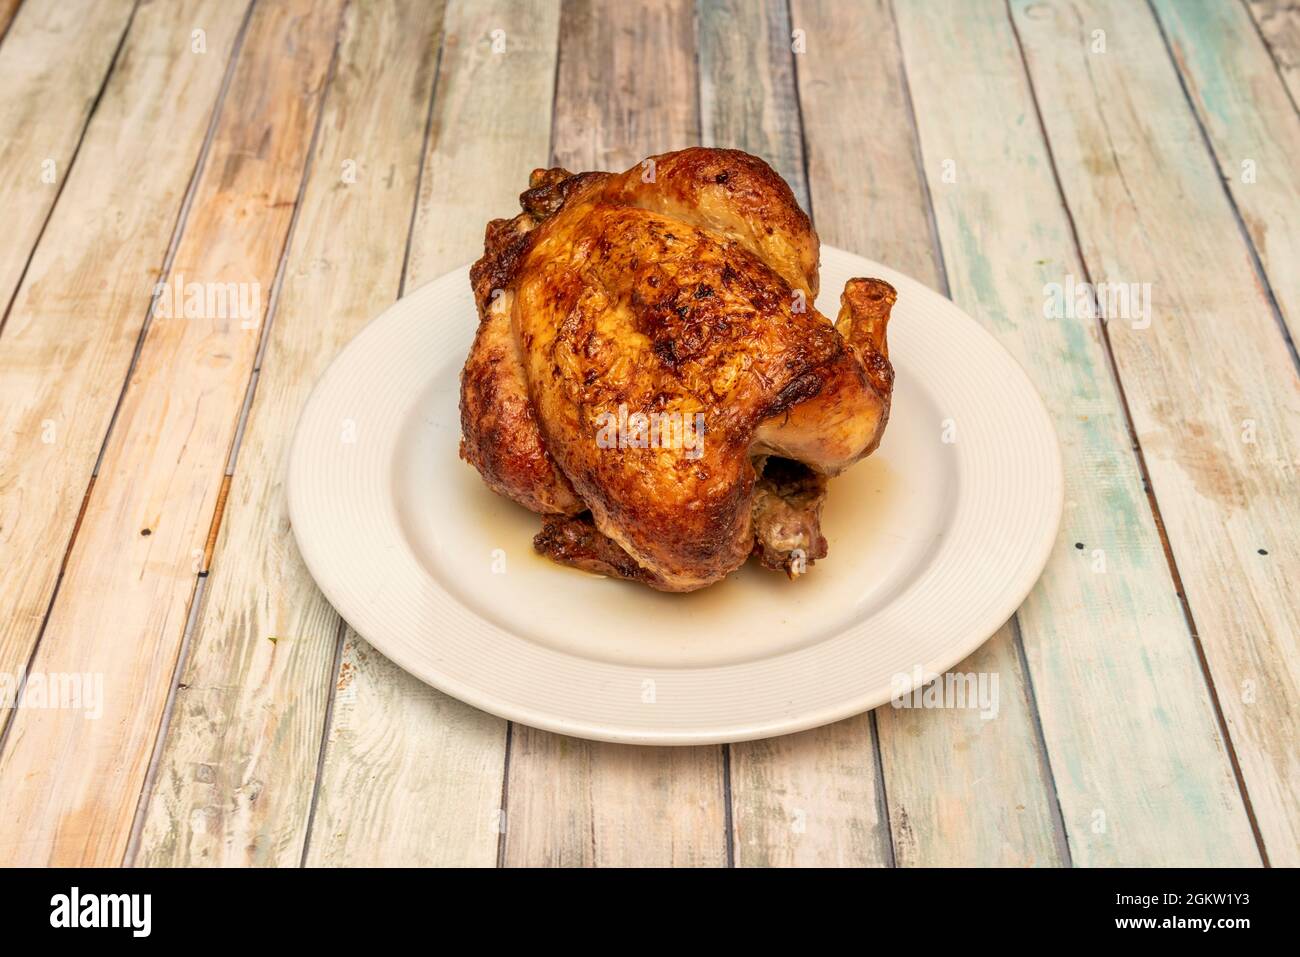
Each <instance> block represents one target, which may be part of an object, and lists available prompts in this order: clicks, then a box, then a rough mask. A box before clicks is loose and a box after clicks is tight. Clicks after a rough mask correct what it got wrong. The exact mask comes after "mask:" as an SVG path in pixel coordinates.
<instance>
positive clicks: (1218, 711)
mask: <svg viewBox="0 0 1300 957" xmlns="http://www.w3.org/2000/svg"><path fill="white" fill-rule="evenodd" d="M1004 9H1005V11H1006V16H1007V21H1008V22H1009V23H1010V25H1011V32H1012V35H1013V36H1014V37H1015V39H1016V51H1017V53H1018V54H1019V56H1020V66H1021V69H1022V70H1023V71H1024V76H1025V81H1026V84H1027V86H1028V88H1029V96H1030V101H1031V102H1032V103H1033V106H1034V121H1035V122H1036V123H1037V124H1038V130H1039V135H1040V137H1041V139H1042V142H1043V150H1044V152H1045V154H1046V155H1047V160H1048V164H1049V166H1050V167H1051V170H1052V180H1053V182H1055V184H1056V191H1057V193H1058V194H1059V196H1060V199H1061V207H1062V209H1063V210H1064V211H1065V216H1066V221H1067V222H1068V223H1069V227H1070V241H1071V243H1072V245H1073V246H1074V249H1075V252H1076V254H1077V256H1078V260H1079V268H1080V269H1081V271H1082V272H1083V278H1084V280H1085V281H1086V282H1088V283H1089V284H1092V272H1091V269H1090V267H1089V265H1088V260H1087V258H1086V257H1085V255H1084V250H1083V243H1082V242H1081V241H1080V239H1079V231H1078V226H1077V224H1076V223H1075V221H1074V213H1073V211H1072V210H1071V209H1070V205H1069V203H1068V202H1067V201H1066V196H1065V184H1064V183H1063V182H1062V181H1061V175H1060V171H1059V170H1058V168H1057V163H1056V153H1055V151H1054V150H1053V148H1052V143H1051V140H1050V139H1049V138H1048V135H1047V126H1046V124H1045V123H1044V122H1043V112H1042V106H1041V104H1040V103H1039V100H1038V90H1037V89H1035V87H1034V82H1033V75H1032V74H1031V72H1030V70H1029V63H1028V61H1027V60H1026V57H1025V46H1024V42H1023V40H1022V39H1021V36H1020V29H1019V28H1018V27H1017V26H1016V18H1015V16H1014V14H1013V11H1012V10H1011V0H1004ZM1157 20H1158V18H1157ZM1173 66H1174V71H1175V72H1178V64H1177V63H1176V62H1175V63H1174V65H1173ZM1179 81H1180V83H1181V81H1182V77H1181V74H1179ZM1184 92H1185V91H1184ZM1193 112H1195V111H1194V110H1193ZM1198 122H1199V120H1198ZM1211 160H1212V161H1215V162H1216V164H1217V160H1214V156H1213V151H1211ZM1234 209H1235V207H1234ZM1094 288H1095V287H1094ZM1096 321H1097V324H1098V327H1099V331H1100V333H1101V341H1102V345H1103V346H1104V348H1103V352H1104V354H1105V356H1106V365H1107V368H1108V369H1109V370H1110V377H1111V381H1112V382H1113V383H1114V385H1115V389H1116V394H1117V395H1118V397H1119V403H1120V408H1121V409H1122V411H1123V414H1124V423H1125V425H1126V427H1127V428H1128V433H1129V440H1130V442H1131V443H1132V446H1133V452H1134V455H1135V456H1136V459H1137V466H1138V471H1139V474H1140V475H1141V476H1142V487H1143V490H1144V491H1145V492H1146V497H1147V505H1148V507H1149V508H1150V509H1151V516H1152V520H1153V521H1154V522H1155V527H1156V531H1157V532H1158V533H1159V536H1160V545H1161V548H1162V549H1163V551H1164V553H1165V562H1166V563H1167V565H1168V567H1169V574H1170V576H1171V577H1172V578H1173V582H1174V587H1175V589H1176V591H1177V594H1178V601H1179V603H1180V604H1181V605H1182V609H1183V616H1184V618H1185V619H1186V622H1187V629H1188V632H1189V634H1190V636H1191V640H1192V645H1193V647H1194V648H1195V650H1196V659H1197V661H1198V663H1199V665H1200V669H1201V677H1202V678H1203V679H1204V681H1205V686H1206V691H1207V692H1208V694H1209V698H1210V704H1211V706H1212V708H1213V710H1214V718H1215V723H1216V725H1217V727H1218V730H1219V736H1220V738H1221V739H1222V741H1223V745H1224V748H1225V750H1226V751H1227V754H1228V757H1229V760H1230V762H1231V764H1232V773H1233V776H1234V778H1235V779H1236V782H1237V790H1238V792H1239V793H1240V794H1241V799H1242V804H1243V805H1244V806H1245V809H1246V816H1247V818H1248V819H1249V821H1250V828H1251V832H1252V834H1253V835H1254V838H1255V847H1256V848H1257V849H1258V851H1259V855H1260V858H1261V860H1262V861H1263V863H1264V864H1265V866H1267V865H1268V863H1269V861H1268V852H1267V851H1266V850H1265V848H1264V839H1263V835H1262V834H1261V832H1260V829H1259V822H1258V820H1257V819H1256V817H1255V809H1254V807H1253V806H1252V805H1251V801H1250V792H1249V791H1248V790H1247V789H1246V782H1245V779H1244V777H1243V776H1242V772H1241V765H1240V763H1239V761H1238V759H1237V751H1236V747H1235V746H1234V744H1233V741H1232V736H1231V735H1230V734H1229V733H1228V727H1227V723H1226V721H1225V719H1224V715H1223V708H1222V706H1221V705H1220V703H1219V694H1218V689H1217V688H1216V687H1215V685H1214V679H1213V677H1212V676H1211V674H1210V668H1209V662H1208V661H1207V659H1206V656H1205V649H1204V648H1203V646H1202V644H1201V638H1200V633H1199V632H1198V631H1197V628H1196V620H1195V618H1193V616H1192V609H1191V606H1190V605H1189V604H1188V601H1187V595H1186V591H1185V589H1184V588H1183V580H1182V576H1181V575H1180V574H1179V571H1178V562H1177V561H1176V560H1175V559H1174V552H1173V547H1172V546H1171V545H1170V543H1169V536H1168V534H1167V533H1166V531H1165V523H1164V518H1163V517H1162V515H1161V513H1160V504H1159V502H1158V501H1157V500H1156V495H1155V489H1154V487H1153V486H1152V484H1151V475H1150V472H1149V471H1148V470H1147V463H1146V456H1145V455H1144V453H1143V451H1142V445H1141V443H1140V442H1139V441H1138V435H1137V428H1136V426H1135V425H1134V422H1133V413H1132V410H1131V409H1130V408H1129V401H1128V394H1127V392H1126V391H1125V389H1124V383H1123V381H1122V380H1121V378H1120V375H1119V366H1118V365H1117V364H1116V362H1115V354H1114V349H1113V347H1112V346H1111V341H1110V332H1109V330H1108V329H1107V327H1106V319H1105V317H1099V318H1098V319H1097V320H1096ZM1049 757H1050V755H1049Z"/></svg>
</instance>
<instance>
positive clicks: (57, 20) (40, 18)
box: [0, 0, 134, 327]
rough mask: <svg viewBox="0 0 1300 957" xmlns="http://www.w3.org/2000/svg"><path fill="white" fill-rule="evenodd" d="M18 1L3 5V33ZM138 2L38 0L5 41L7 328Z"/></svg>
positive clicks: (0, 298) (0, 86)
mask: <svg viewBox="0 0 1300 957" xmlns="http://www.w3.org/2000/svg"><path fill="white" fill-rule="evenodd" d="M15 6H16V5H14V4H10V5H8V7H7V9H6V8H4V7H2V6H0V33H4V30H5V27H6V25H7V24H8V21H9V18H10V17H11V16H13V12H14V9H15ZM133 6H134V3H133V2H132V0H107V2H104V3H97V2H94V0H70V2H67V3H60V2H56V0H32V2H31V3H29V4H27V6H26V9H25V10H24V12H23V15H22V16H21V17H19V18H18V19H17V20H16V21H15V22H14V24H13V26H12V28H11V33H10V35H9V40H8V42H6V43H4V44H2V45H0V90H4V91H5V95H4V98H3V99H0V209H3V210H4V211H5V241H4V243H3V244H0V327H2V326H3V321H4V320H3V313H4V311H6V309H7V307H8V306H9V303H10V300H11V299H12V298H13V295H14V292H15V291H16V290H17V288H18V283H19V280H20V279H21V277H22V273H23V268H24V267H25V266H26V265H27V259H28V257H29V256H30V255H31V252H32V247H33V246H34V245H35V244H36V238H37V236H39V235H40V231H41V227H42V226H43V225H45V220H46V217H47V216H48V215H49V212H50V209H51V208H53V206H54V201H55V198H56V197H57V196H58V195H59V187H60V186H61V185H62V184H63V182H64V181H65V179H66V177H67V174H68V165H69V163H70V162H71V161H72V157H73V155H74V153H75V151H76V148H77V143H78V141H79V140H80V138H81V134H82V131H83V130H84V129H85V126H86V120H87V118H88V117H89V116H90V110H91V107H92V106H93V105H94V102H95V97H96V96H98V95H99V91H100V89H102V87H103V84H104V78H105V76H106V75H107V73H108V69H109V65H110V64H111V63H112V62H113V54H114V52H115V51H116V50H117V47H118V43H119V41H120V40H121V38H122V33H123V31H124V30H125V29H126V27H127V24H128V23H129V22H130V20H131V10H132V7H133Z"/></svg>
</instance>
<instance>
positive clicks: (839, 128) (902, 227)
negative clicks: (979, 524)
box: [732, 3, 1055, 865]
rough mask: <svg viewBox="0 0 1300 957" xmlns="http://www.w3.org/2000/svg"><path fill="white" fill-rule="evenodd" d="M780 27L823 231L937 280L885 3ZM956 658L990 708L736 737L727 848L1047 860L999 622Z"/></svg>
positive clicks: (1043, 814) (903, 860) (820, 858)
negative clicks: (996, 706)
mask: <svg viewBox="0 0 1300 957" xmlns="http://www.w3.org/2000/svg"><path fill="white" fill-rule="evenodd" d="M792 29H793V30H794V31H798V33H796V34H795V40H794V42H795V43H796V44H802V45H803V49H804V51H805V52H802V53H797V54H795V62H796V69H797V73H798V77H799V93H800V97H801V101H802V110H803V118H804V132H805V140H806V143H807V147H808V155H809V168H810V177H811V186H812V200H813V203H812V205H813V212H814V214H815V218H816V222H817V226H818V230H819V232H820V233H821V235H822V239H823V241H824V242H828V243H833V244H836V245H842V244H845V243H859V244H861V245H857V246H854V245H849V246H848V248H852V249H855V250H857V251H861V252H863V253H865V254H866V255H870V256H874V257H876V258H879V259H882V260H884V261H886V262H889V263H890V264H891V265H894V266H895V267H896V268H899V269H902V270H904V271H905V272H909V273H911V274H912V275H914V276H917V277H918V278H920V279H921V280H922V281H923V282H926V283H928V284H929V285H931V286H936V287H939V288H942V283H943V275H942V263H941V262H940V260H939V258H938V256H937V254H936V251H935V247H934V244H933V241H932V233H931V229H930V224H929V220H928V208H927V207H928V197H927V196H926V193H925V190H924V183H923V181H922V179H921V176H920V173H919V172H918V168H917V157H916V155H915V151H914V148H913V144H914V141H915V132H914V130H913V126H912V118H911V116H910V115H909V113H908V109H907V94H906V89H905V87H904V84H903V73H902V67H901V63H900V59H899V52H898V47H897V43H896V40H895V32H896V31H895V26H894V21H893V17H892V15H891V13H890V9H889V6H888V5H887V4H884V3H876V4H871V5H868V6H866V7H861V8H857V9H852V10H851V9H848V8H845V7H844V6H843V5H837V4H832V3H799V4H797V5H795V6H794V8H793V21H792ZM846 69H847V70H848V72H847V73H846V72H845V71H846ZM864 96H865V100H864V99H863V97H864ZM859 117H860V119H859ZM864 194H865V195H864ZM841 237H842V238H841ZM937 434H938V433H936V436H937ZM955 670H961V671H984V672H989V671H992V672H995V673H998V674H999V676H1000V684H1001V688H1002V689H1003V690H1005V691H1006V692H1009V693H1008V694H1005V695H1003V702H1004V706H1005V710H1002V711H1000V713H999V719H998V720H996V721H985V720H983V719H981V718H980V717H979V715H978V714H977V713H975V712H974V711H945V712H917V711H904V710H895V709H893V708H881V709H879V710H878V711H877V712H876V713H875V716H874V719H873V718H872V717H871V716H866V715H862V716H859V717H856V718H853V719H850V720H849V721H845V722H842V723H840V724H838V725H833V726H831V727H828V728H822V729H817V730H815V731H812V732H808V733H806V734H804V735H800V736H798V737H797V738H796V739H795V740H794V741H791V742H789V743H784V744H783V746H781V747H774V746H773V744H772V743H769V742H763V743H759V744H744V745H737V746H735V747H734V748H733V761H732V772H733V788H732V790H733V795H734V806H735V811H734V813H735V818H736V849H737V850H736V853H737V860H738V861H740V862H741V863H753V864H763V865H766V864H772V863H782V864H823V865H825V864H844V863H852V864H859V865H860V864H882V863H895V862H896V863H898V864H902V865H917V864H932V865H937V864H963V863H964V864H970V863H992V862H995V861H1013V862H1015V863H1018V864H1025V863H1038V862H1044V861H1051V860H1054V859H1055V843H1054V841H1053V834H1052V821H1051V817H1050V812H1049V807H1050V805H1049V794H1048V788H1047V785H1046V783H1045V782H1044V781H1043V779H1042V767H1041V762H1040V760H1039V756H1038V754H1037V751H1036V741H1035V739H1034V736H1033V728H1032V718H1031V717H1030V712H1029V705H1028V701H1027V697H1026V691H1025V687H1024V682H1023V678H1022V676H1021V674H1020V666H1019V661H1018V659H1017V657H1016V653H1015V647H1014V644H1013V642H1012V636H1011V631H1010V630H1009V629H1004V630H1003V631H1002V632H1000V633H999V635H997V636H995V638H994V639H993V640H992V641H991V642H990V644H989V645H988V646H986V648H985V649H984V650H983V651H982V652H980V653H979V654H978V655H976V656H975V657H974V658H972V659H971V660H970V661H968V662H965V663H963V664H962V665H959V666H958V669H955ZM877 751H879V754H880V760H879V761H877V759H876V757H875V753H876V752H877ZM881 781H883V784H884V787H883V789H882V788H881V787H880V782H881ZM991 782H996V784H992V785H991V788H990V790H993V791H995V792H998V793H1003V794H1007V795H1015V797H1014V798H1012V799H1009V800H1002V801H987V800H983V799H982V795H981V794H980V793H979V792H978V791H977V790H976V789H977V788H978V787H980V786H989V785H990V784H991ZM886 795H887V798H886ZM886 803H887V805H888V820H887V821H886V820H885V817H884V815H883V814H882V812H881V808H882V807H883V806H884V805H885V804H886ZM793 823H797V824H798V828H795V827H794V826H793Z"/></svg>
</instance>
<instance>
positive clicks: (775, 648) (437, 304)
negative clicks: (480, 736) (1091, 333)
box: [288, 247, 1062, 744]
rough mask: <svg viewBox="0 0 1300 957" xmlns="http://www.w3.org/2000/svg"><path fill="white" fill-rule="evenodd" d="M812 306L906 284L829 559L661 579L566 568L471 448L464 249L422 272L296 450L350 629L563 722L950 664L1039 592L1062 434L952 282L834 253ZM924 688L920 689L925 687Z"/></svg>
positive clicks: (727, 726)
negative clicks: (472, 460)
mask: <svg viewBox="0 0 1300 957" xmlns="http://www.w3.org/2000/svg"><path fill="white" fill-rule="evenodd" d="M821 276H822V290H823V291H822V294H821V296H820V297H819V298H818V301H817V306H818V308H819V309H820V310H821V311H822V312H823V313H825V314H826V315H829V316H832V317H833V316H835V315H836V313H837V312H838V305H839V294H840V290H841V289H842V288H843V286H844V283H845V281H846V280H848V279H849V278H850V277H853V276H875V277H879V278H883V279H885V280H887V281H889V282H891V283H893V285H894V286H895V287H896V288H897V289H898V303H897V305H896V306H895V308H894V313H893V318H892V320H891V321H890V325H889V351H890V359H891V360H892V362H893V364H894V368H895V370H896V384H895V391H894V401H893V412H892V414H891V417H890V422H889V426H888V428H887V429H886V431H885V438H884V441H883V442H882V443H881V446H880V448H879V450H878V451H877V452H876V453H875V454H874V455H872V456H871V457H870V458H868V459H866V460H864V461H862V462H860V463H859V464H857V465H855V466H854V467H853V468H851V469H849V470H848V471H847V472H846V473H845V474H844V475H842V476H840V477H838V478H836V479H834V480H832V482H831V485H830V493H829V496H828V499H827V503H826V510H825V516H824V520H823V523H822V524H823V530H824V532H825V535H826V538H827V541H828V542H829V544H830V554H829V556H828V557H827V558H825V559H823V560H821V561H818V562H817V564H816V565H815V566H814V567H813V568H812V569H810V571H809V573H808V575H807V576H806V577H805V578H803V579H801V580H799V581H798V582H794V583H791V582H789V581H787V580H786V579H785V578H784V576H782V575H779V574H775V573H772V572H768V571H764V570H762V569H759V568H756V567H754V565H753V563H752V562H751V563H749V564H747V565H746V566H745V567H744V568H742V569H741V570H740V571H739V572H737V573H735V574H733V575H732V576H731V577H729V578H728V579H726V580H725V581H723V582H720V583H719V584H717V585H714V586H712V587H711V588H707V589H704V590H703V591H699V592H694V593H691V594H686V595H666V594H661V593H658V592H654V591H651V590H650V589H648V588H645V587H643V586H640V585H635V584H629V583H625V582H620V581H614V580H611V579H605V578H600V577H598V576H594V575H588V574H585V573H583V572H579V571H575V570H573V569H569V568H562V567H560V566H559V565H555V564H552V563H551V562H550V561H548V560H547V559H544V558H542V557H540V556H538V555H536V554H535V553H534V552H533V549H532V536H533V535H534V533H535V532H536V531H537V530H538V529H539V528H540V525H541V519H540V517H539V516H537V515H534V514H532V513H530V512H528V511H526V510H524V509H522V508H520V507H519V506H517V505H514V504H513V503H511V502H509V501H507V500H505V499H503V498H500V497H498V496H496V495H494V494H493V493H492V492H490V491H488V489H487V487H486V486H484V485H483V483H482V481H481V480H480V479H479V477H478V473H477V472H475V471H474V469H473V468H471V467H470V466H468V465H466V464H465V463H463V462H461V461H460V459H459V458H458V457H457V443H458V441H459V438H460V417H459V411H458V401H459V373H460V368H461V365H462V364H463V363H464V360H465V356H466V354H467V352H468V350H469V346H470V342H471V340H472V338H473V335H474V330H475V327H476V325H477V316H476V314H475V311H474V305H473V300H472V298H471V295H470V290H469V280H468V277H467V273H466V270H464V269H461V270H458V271H456V272H454V273H451V274H449V275H447V276H444V277H442V278H441V279H438V280H436V281H434V282H431V283H429V284H428V285H426V286H423V287H421V288H420V289H418V290H416V291H415V292H413V293H412V294H411V295H409V296H407V297H406V298H405V299H402V300H401V301H400V302H398V303H396V304H395V305H394V306H393V307H392V308H390V309H389V310H388V311H386V312H385V313H384V314H383V315H381V316H380V317H379V318H378V319H376V320H375V321H374V322H372V323H371V324H370V325H369V326H367V327H366V328H365V330H363V331H362V332H361V334H360V335H358V336H357V337H356V339H354V340H353V341H352V342H351V343H350V344H349V345H348V347H347V348H346V349H344V351H343V352H342V353H341V354H340V355H339V357H338V358H337V359H336V360H335V361H334V363H333V364H332V365H331V366H330V367H329V369H328V370H327V371H326V373H325V375H324V376H323V377H322V379H321V381H320V383H319V384H318V385H317V387H316V390H315V392H314V393H313V394H312V397H311V399H310V400H309V401H308V403H307V406H306V408H305V410H304V411H303V415H302V419H301V420H300V422H299V424H298V431H297V434H296V436H295V437H294V443H293V448H292V450H291V453H290V462H289V480H288V494H289V512H290V517H291V519H292V522H293V529H294V533H295V534H296V536H297V539H298V545H299V548H300V549H301V551H302V555H303V558H304V559H305V560H306V562H307V566H308V567H309V568H310V569H311V573H312V575H313V576H314V577H315V579H316V582H317V584H319V585H320V587H321V590H322V591H323V592H324V593H325V595H326V597H327V598H328V599H329V600H330V602H331V603H332V604H333V605H334V607H335V608H337V609H338V611H339V612H340V613H341V614H342V615H343V617H344V618H345V619H346V620H347V622H348V623H349V624H350V625H351V626H352V627H353V628H354V629H356V631H357V632H358V633H359V634H360V635H361V636H362V637H364V638H365V639H366V640H367V641H369V642H370V643H371V644H372V645H374V646H375V647H376V648H377V649H378V650H379V651H380V652H382V653H383V654H385V655H387V656H388V657H389V658H391V659H392V660H393V661H395V662H396V663H397V664H398V665H400V666H401V667H402V668H404V669H406V670H407V671H409V672H410V673H411V674H413V675H415V676H416V677H418V678H420V679H422V680H424V681H426V682H428V683H429V684H431V685H433V686H434V687H437V688H439V689H441V690H442V691H445V692H446V693H447V694H450V695H453V696H454V697H457V698H460V699H461V700H463V701H466V702H468V703H470V704H472V705H475V706H477V707H479V708H483V709H485V710H487V711H490V712H492V713H494V714H497V715H501V716H502V717H505V718H510V719H513V720H515V721H520V722H523V723H525V724H529V725H533V726H535V727H539V728H545V729H548V730H551V731H557V732H561V733H564V734H572V735H578V736H580V737H586V738H598V739H602V740H607V741H623V742H633V743H640V744H703V743H711V742H720V741H739V740H745V739H750V738H760V737H767V736H769V735H776V734H784V733H786V732H791V731H798V730H801V729H804V728H810V727H815V726H817V725H821V724H826V723H828V722H831V721H835V720H837V719H839V718H844V717H847V716H848V715H852V714H856V713H858V712H860V711H865V710H867V709H869V708H873V707H875V706H876V705H879V704H882V703H884V702H886V701H888V700H890V698H891V697H892V696H893V695H895V694H896V693H897V692H898V687H897V685H896V684H895V681H896V680H897V679H896V676H898V675H909V676H910V675H912V674H914V672H915V669H917V668H919V669H920V671H921V673H922V674H928V673H933V672H942V671H944V670H945V669H947V668H950V667H951V666H953V665H954V664H956V663H958V662H960V661H961V660H962V659H963V658H965V657H966V656H967V655H969V654H970V653H971V652H972V651H974V650H975V649H976V648H977V647H979V645H980V644H982V643H983V642H984V641H985V640H986V639H987V638H988V637H989V636H990V635H991V634H992V633H993V632H994V631H996V630H997V629H998V628H999V627H1000V626H1001V625H1002V624H1003V623H1004V622H1005V621H1006V620H1007V619H1008V618H1010V617H1011V615H1012V613H1013V612H1014V611H1015V610H1016V608H1017V606H1018V605H1019V604H1020V602H1021V601H1022V600H1023V599H1024V597H1025V595H1026V594H1027V593H1028V592H1029V589H1030V588H1031V587H1032V586H1033V584H1034V582H1035V580H1036V579H1037V578H1038V575H1039V572H1040V571H1041V570H1042V568H1043V565H1044V564H1045V563H1046V561H1047V556H1048V553H1049V552H1050V550H1051V546H1052V542H1053V540H1054V539H1055V537H1056V528H1057V523H1058V521H1059V519H1060V514H1061V501H1062V474H1061V463H1060V454H1059V450H1058V448H1057V443H1056V435H1055V432H1054V431H1053V428H1052V424H1051V421H1050V419H1049V417H1048V414H1047V411H1046V410H1045V409H1044V407H1043V404H1042V401H1041V400H1040V399H1039V397H1038V394H1037V393H1036V392H1035V391H1034V388H1033V386H1032V385H1031V384H1030V382H1029V380H1028V378H1027V377H1026V376H1025V374H1024V372H1023V371H1022V370H1021V368H1020V367H1019V366H1018V365H1017V364H1016V362H1015V360H1013V359H1012V358H1011V356H1009V355H1008V354H1007V353H1006V352H1005V351H1004V350H1003V349H1002V347H1001V346H999V345H998V344H997V343H996V342H995V341H994V340H993V338H992V337H991V336H990V335H989V334H988V333H987V332H985V331H984V330H983V329H982V328H981V327H980V325H979V324H978V323H977V322H975V320H973V319H971V318H970V317H969V316H967V315H966V314H965V313H963V312H962V311H961V310H960V309H958V308H957V307H956V306H955V305H953V304H952V303H951V302H950V301H948V300H947V299H944V298H943V297H942V296H940V295H938V294H937V293H935V292H932V291H931V290H929V289H927V288H925V287H924V286H922V285H921V284H920V283H918V282H916V281H915V280H912V279H909V278H907V277H906V276H903V275H900V274H899V273H896V272H894V271H893V270H892V269H889V268H887V267H885V266H882V265H879V264H878V263H874V262H871V261H870V260H867V259H863V258H862V257H859V256H854V255H852V254H850V253H846V252H843V251H841V250H838V249H832V248H829V247H823V248H822V273H821ZM909 686H910V685H909Z"/></svg>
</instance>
